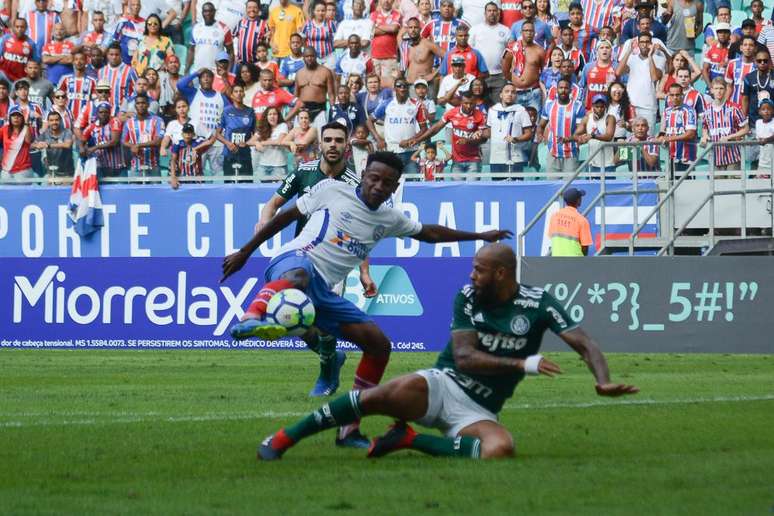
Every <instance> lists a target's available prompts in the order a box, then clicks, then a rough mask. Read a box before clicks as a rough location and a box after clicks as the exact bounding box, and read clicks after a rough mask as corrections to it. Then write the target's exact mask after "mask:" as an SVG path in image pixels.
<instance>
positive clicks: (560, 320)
mask: <svg viewBox="0 0 774 516" xmlns="http://www.w3.org/2000/svg"><path fill="white" fill-rule="evenodd" d="M546 310H547V311H548V313H549V314H551V316H552V317H553V318H554V321H556V324H558V325H559V327H560V328H561V329H565V328H567V321H565V320H564V317H562V314H560V313H559V311H558V310H557V309H556V308H554V307H553V306H549V307H548V308H546Z"/></svg>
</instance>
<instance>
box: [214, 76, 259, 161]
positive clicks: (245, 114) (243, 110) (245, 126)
mask: <svg viewBox="0 0 774 516" xmlns="http://www.w3.org/2000/svg"><path fill="white" fill-rule="evenodd" d="M244 98H245V89H244V87H243V86H241V85H239V84H235V85H234V87H233V88H232V89H231V104H230V105H228V106H226V107H225V108H224V109H223V115H221V119H220V126H219V127H218V128H217V129H216V130H215V138H216V139H217V140H218V141H219V142H220V143H222V144H223V174H224V175H226V176H240V175H241V176H252V175H253V163H252V158H251V156H250V146H249V145H248V143H247V142H248V141H249V140H250V138H252V136H253V133H254V132H255V113H254V112H253V110H252V108H249V107H247V106H245V105H244V104H243V102H242V100H243V99H244Z"/></svg>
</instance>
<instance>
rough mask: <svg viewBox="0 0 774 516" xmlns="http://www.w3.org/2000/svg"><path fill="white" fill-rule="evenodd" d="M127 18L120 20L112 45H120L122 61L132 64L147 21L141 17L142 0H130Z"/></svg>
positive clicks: (122, 17)
mask: <svg viewBox="0 0 774 516" xmlns="http://www.w3.org/2000/svg"><path fill="white" fill-rule="evenodd" d="M126 5H127V14H126V16H121V17H120V18H119V21H118V24H117V25H116V28H115V31H114V32H113V36H112V37H111V44H112V43H118V45H119V48H120V49H121V61H123V63H124V64H127V65H130V64H132V58H133V57H134V51H135V50H136V49H137V45H139V43H140V40H141V39H142V37H143V34H144V32H145V20H144V19H143V18H141V17H140V8H141V4H140V0H129V2H128V3H127V4H126Z"/></svg>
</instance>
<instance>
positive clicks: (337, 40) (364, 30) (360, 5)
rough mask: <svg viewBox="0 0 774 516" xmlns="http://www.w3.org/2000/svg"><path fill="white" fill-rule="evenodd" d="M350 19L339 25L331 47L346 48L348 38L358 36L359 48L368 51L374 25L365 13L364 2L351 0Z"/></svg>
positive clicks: (345, 19) (362, 0) (363, 0)
mask: <svg viewBox="0 0 774 516" xmlns="http://www.w3.org/2000/svg"><path fill="white" fill-rule="evenodd" d="M351 5H352V17H351V18H347V17H346V16H345V18H344V20H343V21H342V22H341V23H339V25H338V28H337V29H336V34H335V35H334V36H333V45H334V46H335V47H336V48H347V47H348V46H349V45H350V43H349V41H350V38H351V37H352V36H353V35H354V36H358V37H359V38H360V46H361V48H362V49H363V50H364V51H366V52H367V51H368V49H369V47H370V46H371V37H372V35H373V32H374V23H373V22H372V21H371V19H370V18H368V17H367V16H366V15H365V13H366V3H365V0H352V4H351Z"/></svg>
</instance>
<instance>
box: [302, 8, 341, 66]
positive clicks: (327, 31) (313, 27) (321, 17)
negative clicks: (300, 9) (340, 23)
mask: <svg viewBox="0 0 774 516" xmlns="http://www.w3.org/2000/svg"><path fill="white" fill-rule="evenodd" d="M335 34H336V22H335V21H330V20H326V19H325V3H324V2H323V1H322V0H316V1H315V2H314V5H313V7H312V19H310V20H308V21H307V22H306V23H305V24H304V26H303V27H302V28H301V35H302V36H304V37H305V38H306V47H311V48H314V49H315V51H316V52H317V60H318V62H319V63H320V64H322V65H324V66H326V67H327V68H328V69H329V70H331V71H333V70H334V69H335V68H336V54H335V53H334V48H333V37H334V35H335Z"/></svg>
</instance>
